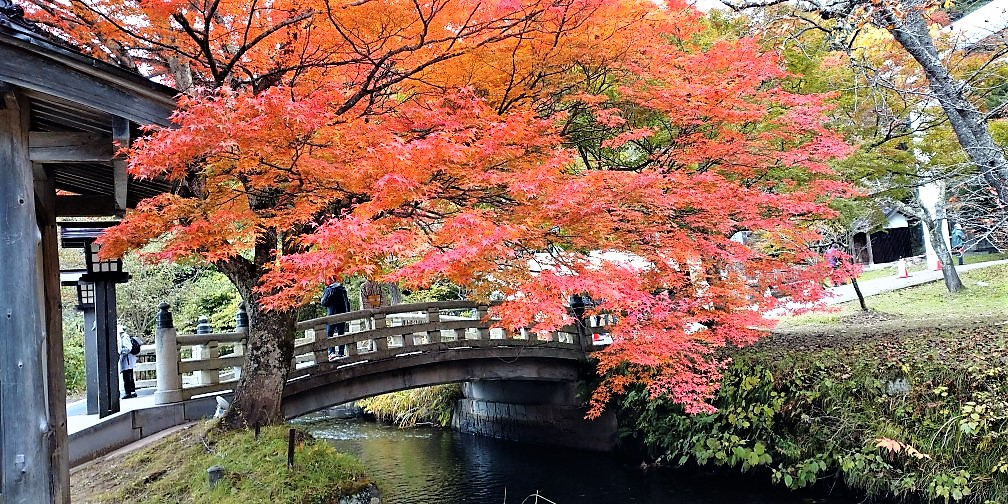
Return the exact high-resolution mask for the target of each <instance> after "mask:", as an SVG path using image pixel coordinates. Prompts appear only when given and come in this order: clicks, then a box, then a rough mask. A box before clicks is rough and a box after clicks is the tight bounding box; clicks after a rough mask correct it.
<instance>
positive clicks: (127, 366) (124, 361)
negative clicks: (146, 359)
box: [119, 327, 137, 399]
mask: <svg viewBox="0 0 1008 504" xmlns="http://www.w3.org/2000/svg"><path fill="white" fill-rule="evenodd" d="M136 363H137V356H136V354H134V353H133V338H132V337H131V336H130V335H129V333H127V332H126V329H123V328H122V327H120V328H119V373H120V374H122V381H123V397H122V398H123V399H130V398H133V397H136V396H137V395H136V381H135V380H134V379H133V368H135V367H136Z"/></svg>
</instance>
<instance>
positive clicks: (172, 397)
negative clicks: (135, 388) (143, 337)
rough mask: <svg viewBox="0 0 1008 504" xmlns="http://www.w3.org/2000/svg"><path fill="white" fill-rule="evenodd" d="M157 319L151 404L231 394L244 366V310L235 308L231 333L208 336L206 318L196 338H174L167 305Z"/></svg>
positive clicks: (245, 326)
mask: <svg viewBox="0 0 1008 504" xmlns="http://www.w3.org/2000/svg"><path fill="white" fill-rule="evenodd" d="M157 319H158V321H157V330H156V331H155V333H154V353H155V355H156V361H155V362H154V363H153V365H154V368H155V375H156V376H155V381H156V384H157V390H156V391H155V392H154V403H155V404H167V403H172V402H179V401H184V400H187V399H192V398H193V397H195V396H199V395H204V394H211V393H215V392H223V391H228V390H234V387H235V385H236V384H237V382H238V380H239V379H240V378H241V368H242V365H244V363H245V342H246V338H247V336H248V315H247V314H246V313H245V310H244V307H241V308H239V310H238V314H237V315H236V316H235V325H236V330H235V332H226V333H214V332H211V329H210V325H209V323H207V319H206V317H200V319H199V324H197V326H196V334H176V331H175V325H174V323H173V320H172V314H171V312H170V311H169V306H168V304H167V303H161V305H159V306H158V315H157ZM186 354H188V355H189V357H185V358H183V357H182V355H186ZM141 355H143V347H141ZM146 365H147V366H149V364H146ZM145 371H149V368H145Z"/></svg>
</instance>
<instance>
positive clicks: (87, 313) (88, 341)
mask: <svg viewBox="0 0 1008 504" xmlns="http://www.w3.org/2000/svg"><path fill="white" fill-rule="evenodd" d="M77 288H78V289H79V288H80V286H78V287H77ZM91 289H94V286H93V285H92V286H91ZM81 309H82V310H83V311H84V383H85V385H86V387H87V414H88V415H97V414H98V357H97V356H98V321H97V319H96V318H95V317H96V315H95V307H94V304H93V303H92V304H88V305H85V306H82V307H81Z"/></svg>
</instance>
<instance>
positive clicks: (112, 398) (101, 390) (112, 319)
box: [94, 279, 119, 417]
mask: <svg viewBox="0 0 1008 504" xmlns="http://www.w3.org/2000/svg"><path fill="white" fill-rule="evenodd" d="M94 286H95V322H96V325H97V331H98V338H97V340H98V352H96V353H97V355H96V356H95V357H96V358H97V359H98V416H99V417H106V416H109V415H111V414H113V413H118V412H119V330H118V327H117V325H118V324H117V323H116V298H115V296H116V286H115V282H110V281H107V280H103V279H95V280H94Z"/></svg>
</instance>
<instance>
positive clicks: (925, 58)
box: [880, 0, 1008, 205]
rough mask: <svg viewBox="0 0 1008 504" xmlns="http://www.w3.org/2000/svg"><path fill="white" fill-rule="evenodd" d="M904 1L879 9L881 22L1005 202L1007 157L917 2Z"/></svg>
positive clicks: (1006, 193)
mask: <svg viewBox="0 0 1008 504" xmlns="http://www.w3.org/2000/svg"><path fill="white" fill-rule="evenodd" d="M904 3H905V4H906V5H905V6H906V7H907V9H905V10H904V12H903V13H902V14H896V13H894V12H893V11H892V9H891V8H886V9H884V10H883V11H882V12H883V14H882V15H881V16H880V17H881V18H882V19H881V23H880V24H881V26H884V27H887V28H888V30H889V32H890V33H892V35H893V37H894V38H895V39H896V42H898V43H899V44H900V45H901V46H902V47H903V48H904V49H905V50H906V51H907V53H908V54H910V56H911V57H913V59H914V60H916V61H917V63H919V64H920V66H921V68H922V69H923V70H924V74H925V75H926V76H927V79H928V84H929V86H930V87H931V92H932V94H933V95H934V98H935V99H936V100H937V101H938V103H939V104H940V105H941V107H942V110H944V112H945V114H946V115H947V116H948V119H949V123H950V124H951V126H952V130H953V131H955V134H956V138H957V139H958V140H959V144H960V145H961V146H962V148H963V150H964V151H965V152H966V154H967V155H968V156H969V158H970V161H972V162H973V164H974V165H976V167H977V170H978V171H979V172H980V173H981V174H982V175H983V178H984V180H985V181H987V183H988V184H989V185H990V186H991V188H993V189H994V191H995V193H996V194H997V197H998V200H999V201H1000V202H1001V203H1002V204H1003V205H1008V160H1006V159H1005V155H1004V152H1003V151H1002V150H1001V148H1000V147H999V146H998V145H997V144H996V143H995V142H994V138H993V137H992V136H991V133H990V129H988V127H987V121H986V119H985V118H984V116H983V115H982V114H981V113H980V112H979V111H978V110H977V108H976V107H975V106H974V105H973V103H971V102H970V101H969V100H967V99H966V96H968V95H969V86H968V85H967V84H966V83H965V82H962V81H959V80H957V79H955V78H953V77H952V76H951V75H950V74H949V71H948V68H947V67H946V66H945V64H944V63H943V62H942V60H941V57H940V55H939V54H938V51H937V49H935V46H934V40H933V39H932V38H931V34H930V32H929V31H928V27H927V23H926V22H925V20H924V17H923V15H922V14H921V11H920V10H918V9H919V7H920V6H919V5H917V3H918V2H916V1H915V0H912V1H909V2H904Z"/></svg>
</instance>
